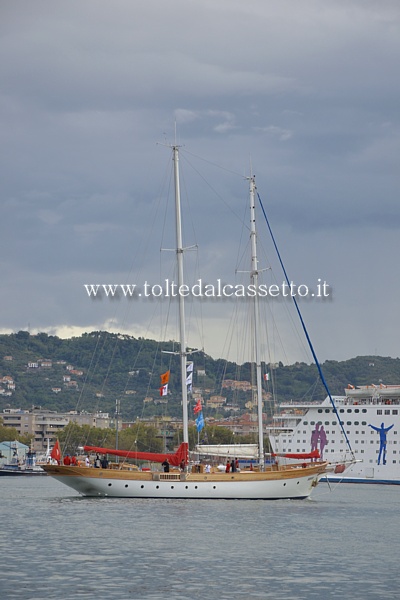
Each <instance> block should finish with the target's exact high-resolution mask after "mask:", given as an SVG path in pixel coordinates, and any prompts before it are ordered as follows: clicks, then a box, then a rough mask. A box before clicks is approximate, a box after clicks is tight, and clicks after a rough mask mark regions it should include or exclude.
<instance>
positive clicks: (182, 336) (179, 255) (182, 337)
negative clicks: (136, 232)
mask: <svg viewBox="0 0 400 600" xmlns="http://www.w3.org/2000/svg"><path fill="white" fill-rule="evenodd" d="M172 152H173V161H174V184H175V228H176V259H177V267H178V290H182V289H183V288H182V286H183V284H184V277H183V242H182V218H181V196H180V185H179V146H177V145H174V146H172ZM178 298H179V343H180V353H179V354H180V358H181V390H182V425H183V441H184V442H185V443H186V444H189V422H188V405H187V385H186V377H187V374H186V356H187V353H186V330H185V299H184V296H183V294H181V293H179V294H178Z"/></svg>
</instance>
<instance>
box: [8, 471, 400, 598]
mask: <svg viewBox="0 0 400 600" xmlns="http://www.w3.org/2000/svg"><path fill="white" fill-rule="evenodd" d="M399 500H400V489H399V487H398V486H377V485H360V484H357V485H351V484H336V485H334V486H332V489H330V488H329V486H328V485H327V484H326V483H321V484H320V485H319V486H318V487H317V488H316V489H315V490H314V492H313V495H312V498H311V499H308V500H297V501H293V500H291V501H288V500H282V501H281V500H277V501H243V500H242V501H233V500H231V501H224V500H216V501H210V500H204V501H198V500H197V501H196V500H153V499H152V500H150V499H149V500H145V499H138V500H135V499H107V498H106V499H86V498H82V497H80V496H78V495H77V494H76V493H75V492H73V491H72V490H69V488H67V487H65V486H64V485H62V484H60V483H58V482H57V481H55V480H53V479H51V478H50V477H37V478H35V477H32V478H30V477H2V478H1V480H0V503H1V504H0V505H1V515H2V526H1V529H0V542H1V556H2V561H1V562H2V574H1V578H0V598H1V599H2V600H8V599H18V600H46V599H50V598H51V599H53V598H54V599H57V600H60V599H62V600H69V599H71V600H72V599H77V598H78V599H79V598H89V599H93V600H94V599H96V600H97V599H108V598H110V599H118V600H125V599H128V598H135V599H139V600H141V599H143V600H145V599H146V600H165V599H166V598H169V599H172V600H175V599H177V600H197V599H199V600H200V599H202V600H204V599H218V600H224V599H235V600H236V599H238V600H239V599H240V600H241V599H243V600H246V599H253V598H260V599H265V598H271V599H274V600H288V599H294V600H303V599H304V600H311V599H314V598H315V599H318V600H320V599H326V598H338V599H341V600H343V599H351V600H357V599H360V600H361V599H362V600H365V599H377V600H378V599H381V598H385V600H388V599H392V598H393V599H394V598H396V599H398V598H399V597H400V581H399V576H400V573H399V571H400V568H399V554H400V553H399V548H400V519H399V516H398V512H399V506H400V502H399Z"/></svg>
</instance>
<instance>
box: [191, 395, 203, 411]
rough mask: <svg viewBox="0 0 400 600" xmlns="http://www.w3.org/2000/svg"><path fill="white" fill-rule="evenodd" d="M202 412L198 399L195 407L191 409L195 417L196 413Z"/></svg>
mask: <svg viewBox="0 0 400 600" xmlns="http://www.w3.org/2000/svg"><path fill="white" fill-rule="evenodd" d="M201 410H202V406H201V400H200V398H199V399H198V400H197V403H196V406H195V407H194V409H193V412H194V414H195V415H197V413H198V412H201Z"/></svg>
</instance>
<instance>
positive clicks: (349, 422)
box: [346, 421, 351, 433]
mask: <svg viewBox="0 0 400 600" xmlns="http://www.w3.org/2000/svg"><path fill="white" fill-rule="evenodd" d="M346 425H351V421H347V423H346ZM347 433H348V432H347Z"/></svg>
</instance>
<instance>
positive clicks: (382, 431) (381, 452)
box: [368, 423, 394, 465]
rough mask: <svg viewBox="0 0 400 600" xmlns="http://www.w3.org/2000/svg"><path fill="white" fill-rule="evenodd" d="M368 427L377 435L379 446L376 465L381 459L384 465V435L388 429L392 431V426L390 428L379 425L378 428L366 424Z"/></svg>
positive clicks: (382, 424)
mask: <svg viewBox="0 0 400 600" xmlns="http://www.w3.org/2000/svg"><path fill="white" fill-rule="evenodd" d="M368 427H371V428H372V429H375V431H377V432H378V433H379V441H380V446H379V454H378V465H379V464H380V463H381V458H383V461H382V464H384V465H386V434H387V432H388V431H389V430H390V429H392V427H394V424H393V425H390V427H385V425H384V423H381V426H380V427H375V426H374V425H369V424H368ZM382 455H383V456H382Z"/></svg>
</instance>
